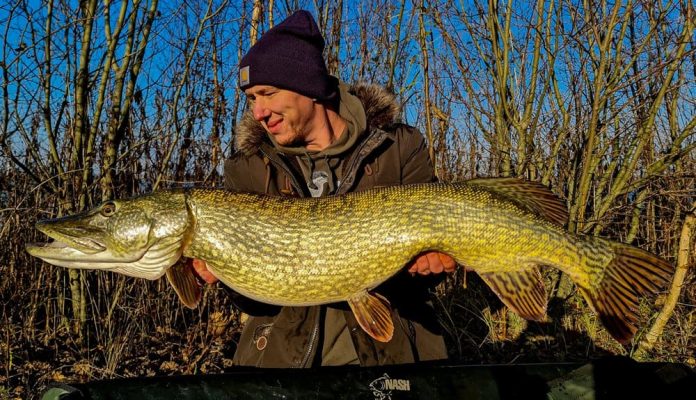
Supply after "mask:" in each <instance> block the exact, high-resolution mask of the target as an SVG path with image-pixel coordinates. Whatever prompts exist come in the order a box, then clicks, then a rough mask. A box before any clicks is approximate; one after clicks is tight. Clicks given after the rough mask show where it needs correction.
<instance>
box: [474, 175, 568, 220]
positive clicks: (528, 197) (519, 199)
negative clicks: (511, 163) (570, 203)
mask: <svg viewBox="0 0 696 400" xmlns="http://www.w3.org/2000/svg"><path fill="white" fill-rule="evenodd" d="M463 183H465V184H467V185H476V186H479V187H481V188H483V189H485V190H487V191H489V192H491V193H495V194H497V195H500V196H503V197H505V199H506V200H508V201H511V202H513V203H514V204H516V205H517V206H518V207H520V208H522V209H525V210H527V211H529V212H531V213H533V214H535V215H538V216H540V217H542V218H544V219H546V220H548V221H551V222H553V223H555V224H557V225H560V226H565V225H566V224H567V223H568V207H566V205H565V203H564V202H563V201H562V200H561V199H560V198H559V197H558V196H556V194H555V193H553V192H552V191H551V189H549V188H547V187H546V186H544V185H542V184H541V183H539V182H533V181H525V180H522V179H518V178H477V179H471V180H468V181H465V182H463Z"/></svg>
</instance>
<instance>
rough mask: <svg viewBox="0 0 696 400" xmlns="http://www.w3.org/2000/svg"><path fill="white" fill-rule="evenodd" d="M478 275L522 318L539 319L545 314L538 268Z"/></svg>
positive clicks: (544, 301)
mask: <svg viewBox="0 0 696 400" xmlns="http://www.w3.org/2000/svg"><path fill="white" fill-rule="evenodd" d="M479 275H480V276H481V278H482V279H483V280H484V282H486V284H487V285H488V286H489V287H490V288H491V290H493V292H494V293H495V294H496V295H498V298H500V300H501V301H502V302H503V304H505V305H506V306H508V308H510V309H511V310H512V311H514V312H516V313H517V314H519V315H520V316H521V317H522V318H524V319H531V320H535V321H540V320H543V319H544V317H545V316H546V304H547V299H546V287H545V286H544V280H543V278H542V277H541V273H540V272H539V269H538V268H536V267H535V268H533V269H531V270H525V271H515V272H503V273H482V274H479Z"/></svg>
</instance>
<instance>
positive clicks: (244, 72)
mask: <svg viewBox="0 0 696 400" xmlns="http://www.w3.org/2000/svg"><path fill="white" fill-rule="evenodd" d="M248 84H249V66H248V65H247V66H246V67H243V68H241V69H240V70H239V86H246V85H248Z"/></svg>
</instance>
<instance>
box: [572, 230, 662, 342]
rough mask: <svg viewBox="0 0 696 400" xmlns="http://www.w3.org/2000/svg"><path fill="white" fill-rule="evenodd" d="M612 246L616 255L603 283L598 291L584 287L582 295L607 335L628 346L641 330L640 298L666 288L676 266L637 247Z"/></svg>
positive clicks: (605, 271)
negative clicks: (639, 321)
mask: <svg viewBox="0 0 696 400" xmlns="http://www.w3.org/2000/svg"><path fill="white" fill-rule="evenodd" d="M609 245H610V246H611V247H612V248H613V250H614V254H615V255H614V258H613V259H612V260H611V261H610V262H609V264H608V265H607V266H606V268H605V269H604V275H603V277H602V279H601V280H600V281H599V282H598V284H597V285H596V286H595V287H592V288H583V287H580V292H581V293H582V294H583V296H584V297H585V300H587V302H588V303H589V304H590V307H591V308H592V309H593V310H594V311H595V312H596V313H597V314H598V316H599V319H600V320H601V321H602V324H603V325H604V327H605V328H606V329H607V331H609V333H610V334H611V335H612V336H613V337H614V339H616V340H617V341H618V342H620V343H623V344H625V343H628V342H630V340H631V339H632V338H633V336H634V335H635V333H636V330H637V327H636V322H637V321H638V301H639V297H641V296H645V295H649V294H653V293H656V292H658V291H659V290H661V289H662V288H664V287H665V286H666V285H667V283H668V282H669V281H670V279H671V277H672V275H673V274H674V266H673V265H671V264H670V263H668V262H667V261H665V260H663V259H662V258H660V257H658V256H656V255H654V254H652V253H649V252H647V251H645V250H642V249H639V248H637V247H633V246H629V245H625V244H621V243H612V242H610V243H609Z"/></svg>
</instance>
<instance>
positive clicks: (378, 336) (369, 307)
mask: <svg viewBox="0 0 696 400" xmlns="http://www.w3.org/2000/svg"><path fill="white" fill-rule="evenodd" d="M348 304H349V305H350V309H351V310H353V314H354V315H355V319H356V320H357V321H358V324H359V325H360V327H361V328H363V330H364V331H365V332H367V334H368V335H370V336H371V337H372V338H373V339H375V340H377V341H379V342H385V343H386V342H388V341H390V340H391V338H392V336H393V335H394V321H392V317H391V306H390V305H389V301H388V300H387V299H385V298H384V297H383V296H380V295H379V294H377V293H368V292H367V291H364V292H361V293H358V294H356V295H354V296H352V297H351V298H349V299H348Z"/></svg>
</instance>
